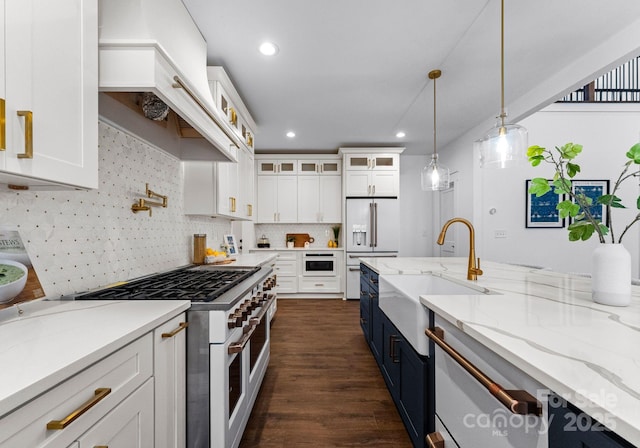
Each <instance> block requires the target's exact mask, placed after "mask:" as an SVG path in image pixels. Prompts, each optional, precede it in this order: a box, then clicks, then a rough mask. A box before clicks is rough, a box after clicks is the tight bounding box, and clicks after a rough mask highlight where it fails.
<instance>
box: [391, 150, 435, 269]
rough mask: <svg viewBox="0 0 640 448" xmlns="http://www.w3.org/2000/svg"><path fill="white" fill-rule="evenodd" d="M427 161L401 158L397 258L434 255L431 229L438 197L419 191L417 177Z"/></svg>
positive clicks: (418, 177) (423, 158)
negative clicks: (398, 256) (398, 246)
mask: <svg viewBox="0 0 640 448" xmlns="http://www.w3.org/2000/svg"><path fill="white" fill-rule="evenodd" d="M429 157H430V156H429ZM427 159H428V157H427V156H426V155H425V156H405V155H402V154H401V155H400V248H399V254H400V256H402V257H430V256H432V254H433V244H432V243H434V242H435V238H436V237H437V232H435V231H434V229H433V211H434V207H435V206H436V205H437V201H435V200H436V199H437V193H432V192H427V191H422V189H421V187H420V174H421V172H422V168H423V167H424V166H425V164H426V163H427V162H428V160H427ZM429 160H430V158H429ZM434 235H435V236H434Z"/></svg>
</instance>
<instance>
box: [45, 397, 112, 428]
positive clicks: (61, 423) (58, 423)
mask: <svg viewBox="0 0 640 448" xmlns="http://www.w3.org/2000/svg"><path fill="white" fill-rule="evenodd" d="M110 393H111V388H110V387H101V388H98V389H96V391H95V394H94V396H93V397H92V398H90V399H89V400H87V401H85V402H84V403H82V405H81V406H80V407H79V408H78V409H76V410H75V411H73V412H72V413H71V414H69V415H67V416H66V417H65V418H63V419H62V420H51V421H50V422H49V423H47V429H64V428H66V427H67V426H69V425H70V424H71V423H72V422H74V421H75V420H76V419H77V418H78V417H80V416H81V415H82V414H84V413H85V412H87V411H88V410H89V409H91V408H92V407H93V406H95V405H96V404H98V403H99V402H100V401H101V400H102V399H104V398H105V397H106V396H107V395H109V394H110Z"/></svg>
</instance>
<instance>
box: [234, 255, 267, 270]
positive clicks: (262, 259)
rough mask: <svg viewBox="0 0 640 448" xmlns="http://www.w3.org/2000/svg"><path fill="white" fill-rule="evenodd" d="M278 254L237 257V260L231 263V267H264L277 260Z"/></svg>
mask: <svg viewBox="0 0 640 448" xmlns="http://www.w3.org/2000/svg"><path fill="white" fill-rule="evenodd" d="M276 256H277V255H276V254H269V253H248V254H239V255H236V259H235V260H234V261H232V262H231V263H229V266H237V267H253V266H262V265H265V264H267V263H269V262H270V261H272V260H275V259H276Z"/></svg>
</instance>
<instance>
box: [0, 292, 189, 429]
mask: <svg viewBox="0 0 640 448" xmlns="http://www.w3.org/2000/svg"><path fill="white" fill-rule="evenodd" d="M190 304H191V302H189V301H188V300H148V301H135V300H130V301H114V300H105V301H79V302H74V301H44V300H42V301H35V302H32V303H31V302H30V303H26V304H24V305H20V306H14V307H12V309H8V310H3V311H5V312H3V315H2V316H1V317H2V319H1V320H0V359H1V360H2V363H1V367H0V417H1V416H3V415H5V414H6V413H8V412H10V411H11V410H13V409H15V408H16V407H17V406H20V405H21V404H23V403H25V402H27V401H29V400H31V399H33V398H35V397H37V396H38V395H40V394H42V393H43V392H45V391H46V390H48V389H50V388H51V387H53V386H55V385H56V384H58V383H60V382H61V381H64V380H65V379H67V378H69V377H71V376H72V375H74V374H76V373H77V372H79V371H80V370H82V369H85V368H87V367H88V366H90V365H91V364H93V363H95V362H96V361H99V360H100V359H102V358H104V357H105V356H107V355H109V354H110V353H112V352H114V351H115V350H117V349H119V348H121V347H123V346H124V345H126V344H128V343H130V342H132V341H134V340H135V339H137V338H139V337H140V336H142V335H144V334H145V333H148V332H149V331H151V330H152V329H153V328H155V327H157V326H158V325H160V324H162V323H163V322H166V321H167V320H169V319H171V318H172V317H174V316H176V315H178V314H180V313H181V312H183V311H185V310H186V309H188V308H189V306H190Z"/></svg>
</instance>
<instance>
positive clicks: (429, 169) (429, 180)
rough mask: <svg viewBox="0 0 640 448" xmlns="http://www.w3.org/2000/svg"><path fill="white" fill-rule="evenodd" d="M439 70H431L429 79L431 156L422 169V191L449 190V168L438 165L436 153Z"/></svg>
mask: <svg viewBox="0 0 640 448" xmlns="http://www.w3.org/2000/svg"><path fill="white" fill-rule="evenodd" d="M441 74H442V72H441V71H440V70H431V71H430V72H429V79H432V80H433V154H432V155H431V162H430V163H429V164H428V165H427V166H425V167H424V168H423V169H422V176H421V184H422V189H423V190H424V191H440V190H446V189H447V188H449V168H447V167H445V166H442V165H441V164H439V163H438V153H437V152H436V79H438V78H439V77H440V75H441Z"/></svg>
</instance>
